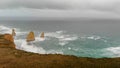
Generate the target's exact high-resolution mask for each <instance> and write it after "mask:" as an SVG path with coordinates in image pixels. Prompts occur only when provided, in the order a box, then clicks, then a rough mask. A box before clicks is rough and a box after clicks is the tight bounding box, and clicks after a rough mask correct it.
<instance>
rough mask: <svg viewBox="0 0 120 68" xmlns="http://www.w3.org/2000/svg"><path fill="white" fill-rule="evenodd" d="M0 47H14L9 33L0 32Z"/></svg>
mask: <svg viewBox="0 0 120 68" xmlns="http://www.w3.org/2000/svg"><path fill="white" fill-rule="evenodd" d="M0 47H11V48H15V44H14V38H13V36H12V35H11V34H0Z"/></svg>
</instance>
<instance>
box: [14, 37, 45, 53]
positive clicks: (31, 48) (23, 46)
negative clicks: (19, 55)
mask: <svg viewBox="0 0 120 68" xmlns="http://www.w3.org/2000/svg"><path fill="white" fill-rule="evenodd" d="M15 43H16V44H17V47H16V48H17V49H20V50H24V51H28V52H34V53H40V54H45V53H46V51H45V50H44V49H43V48H42V47H37V46H35V45H34V44H33V42H31V43H27V42H26V41H25V40H22V39H21V40H20V39H19V40H16V41H15Z"/></svg>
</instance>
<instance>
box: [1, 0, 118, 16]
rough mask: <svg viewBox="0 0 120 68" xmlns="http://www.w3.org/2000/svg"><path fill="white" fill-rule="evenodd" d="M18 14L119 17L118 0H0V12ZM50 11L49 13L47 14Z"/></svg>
mask: <svg viewBox="0 0 120 68" xmlns="http://www.w3.org/2000/svg"><path fill="white" fill-rule="evenodd" d="M9 12H11V13H16V15H17V14H18V16H19V15H20V14H21V15H22V14H23V15H28V16H29V15H33V16H48V17H49V16H50V15H51V14H53V16H58V17H59V16H63V17H64V15H65V16H69V17H70V16H77V17H79V16H85V17H87V16H89V14H90V15H91V16H92V15H93V14H95V17H97V16H100V17H101V15H104V14H105V15H111V16H115V17H119V12H120V0H1V1H0V14H3V16H4V14H6V15H11V14H10V13H9ZM49 13H51V14H49Z"/></svg>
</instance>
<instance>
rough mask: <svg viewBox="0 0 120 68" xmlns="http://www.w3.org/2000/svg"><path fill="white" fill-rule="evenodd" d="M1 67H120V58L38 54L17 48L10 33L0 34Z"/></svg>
mask: <svg viewBox="0 0 120 68" xmlns="http://www.w3.org/2000/svg"><path fill="white" fill-rule="evenodd" d="M0 68H120V58H119V57H118V58H90V57H77V56H73V55H62V54H38V53H32V52H26V51H23V50H18V49H15V44H14V40H13V38H12V36H11V35H10V34H4V35H0Z"/></svg>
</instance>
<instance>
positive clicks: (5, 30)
mask: <svg viewBox="0 0 120 68" xmlns="http://www.w3.org/2000/svg"><path fill="white" fill-rule="evenodd" d="M10 32H11V28H8V27H6V26H4V25H0V33H1V34H4V33H10Z"/></svg>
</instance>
